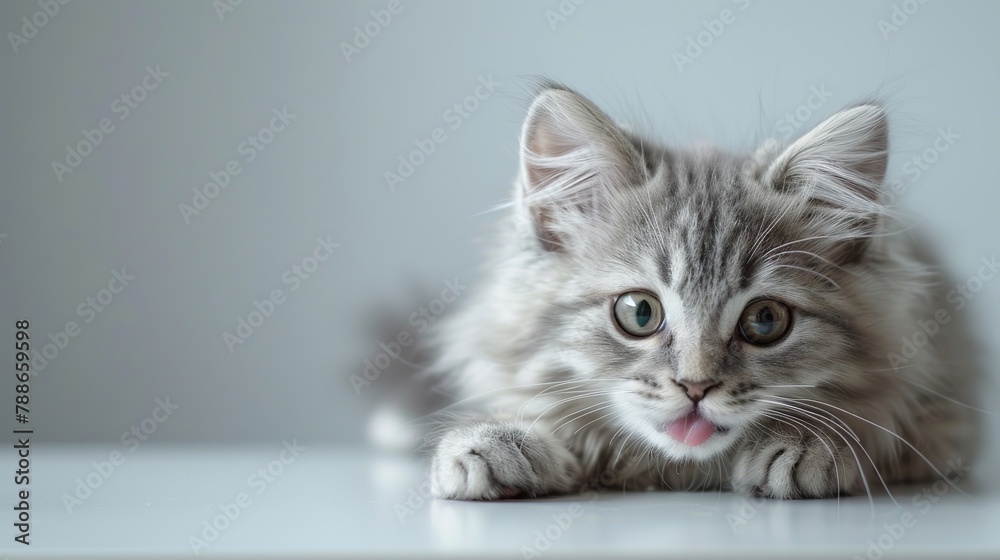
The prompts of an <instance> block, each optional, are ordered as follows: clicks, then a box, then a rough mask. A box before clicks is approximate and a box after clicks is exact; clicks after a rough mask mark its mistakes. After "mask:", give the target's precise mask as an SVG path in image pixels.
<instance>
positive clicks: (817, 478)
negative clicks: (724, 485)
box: [733, 428, 860, 499]
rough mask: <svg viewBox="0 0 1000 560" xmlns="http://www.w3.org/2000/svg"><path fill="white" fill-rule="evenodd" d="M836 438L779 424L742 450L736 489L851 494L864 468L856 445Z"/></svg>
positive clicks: (785, 495) (793, 495) (784, 494)
mask: <svg viewBox="0 0 1000 560" xmlns="http://www.w3.org/2000/svg"><path fill="white" fill-rule="evenodd" d="M820 436H822V437H820ZM834 439H836V438H833V437H830V436H828V435H826V434H824V433H820V432H819V431H818V430H817V434H813V433H809V432H806V431H803V432H802V433H798V432H795V431H794V430H790V429H788V428H777V429H776V431H774V432H773V433H771V434H769V435H768V436H765V437H764V438H763V439H760V440H757V441H754V442H750V443H748V444H747V445H746V446H744V447H743V449H741V450H740V451H739V452H738V453H737V456H736V465H735V469H734V471H733V489H734V490H735V491H737V492H740V493H743V494H752V495H755V496H761V497H765V498H779V499H797V498H826V497H833V496H837V495H849V494H850V493H851V491H852V489H853V488H854V485H855V483H856V481H857V479H858V477H859V475H860V473H859V471H858V467H857V463H856V462H855V459H854V455H853V454H852V453H851V450H850V449H848V448H846V447H845V446H844V445H843V444H841V445H837V444H835V442H834Z"/></svg>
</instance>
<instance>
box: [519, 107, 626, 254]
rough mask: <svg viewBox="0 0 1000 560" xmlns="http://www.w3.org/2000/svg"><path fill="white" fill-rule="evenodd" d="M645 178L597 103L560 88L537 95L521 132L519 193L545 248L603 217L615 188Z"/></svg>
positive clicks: (559, 246) (557, 246) (560, 246)
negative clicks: (604, 205) (609, 197)
mask: <svg viewBox="0 0 1000 560" xmlns="http://www.w3.org/2000/svg"><path fill="white" fill-rule="evenodd" d="M644 178H645V167H644V165H643V164H642V158H641V156H640V154H639V153H638V151H637V150H636V148H635V146H634V145H633V144H632V142H631V141H629V139H628V138H627V137H626V136H625V135H624V134H623V133H622V131H621V130H620V129H619V128H618V127H617V126H616V125H615V124H614V122H613V121H612V120H611V119H610V118H609V117H608V116H607V115H606V114H604V113H603V112H602V111H601V110H600V109H598V108H597V107H596V106H594V104H593V103H591V102H590V101H588V100H586V99H584V98H583V97H581V96H580V95H578V94H576V93H574V92H572V91H569V90H566V89H560V88H550V89H546V90H544V91H542V92H541V93H540V94H539V95H538V96H537V97H536V98H535V100H534V102H533V103H532V104H531V108H530V109H529V110H528V117H527V119H526V120H525V122H524V128H523V130H522V132H521V181H520V183H521V192H520V193H519V196H520V198H521V203H522V211H525V212H527V213H528V215H529V216H530V220H531V223H532V226H533V228H534V233H535V236H536V237H537V238H538V239H539V241H540V242H541V244H542V247H543V248H545V249H546V250H548V251H562V250H565V249H566V248H567V243H570V242H571V238H572V236H573V234H574V233H577V232H580V231H582V228H584V227H586V225H587V222H591V221H593V220H594V219H599V216H598V214H599V212H600V209H601V207H602V203H603V202H604V201H605V200H606V198H605V197H606V196H607V194H608V193H609V191H610V190H612V189H617V188H627V187H629V186H632V185H635V184H637V183H639V182H641V181H642V180H643V179H644Z"/></svg>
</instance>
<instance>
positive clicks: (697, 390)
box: [676, 381, 719, 402]
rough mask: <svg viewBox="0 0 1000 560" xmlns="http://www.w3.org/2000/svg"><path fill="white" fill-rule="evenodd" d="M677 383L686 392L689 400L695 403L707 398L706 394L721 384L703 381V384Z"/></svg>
mask: <svg viewBox="0 0 1000 560" xmlns="http://www.w3.org/2000/svg"><path fill="white" fill-rule="evenodd" d="M676 383H677V384H678V385H680V386H681V388H683V389H684V391H685V392H686V393H687V396H688V398H689V399H691V400H692V401H694V402H698V401H700V400H701V399H703V398H705V393H707V392H708V390H709V389H711V388H712V387H715V386H716V385H718V384H719V382H718V381H703V382H694V381H677V382H676Z"/></svg>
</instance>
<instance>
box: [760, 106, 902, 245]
mask: <svg viewBox="0 0 1000 560" xmlns="http://www.w3.org/2000/svg"><path fill="white" fill-rule="evenodd" d="M888 150H889V125H888V119H887V117H886V113H885V110H884V109H883V108H882V107H879V106H877V105H859V106H857V107H852V108H849V109H845V110H843V111H840V112H839V113H836V114H834V115H833V116H831V117H829V118H827V119H826V120H825V121H823V122H822V123H820V124H819V125H817V126H816V128H814V129H812V130H811V131H809V132H807V133H806V134H805V135H804V136H802V137H801V138H799V139H798V140H796V141H795V142H793V143H792V145H791V146H789V147H788V148H786V149H785V151H784V152H782V153H781V155H779V156H778V157H777V158H776V159H775V160H774V161H773V162H772V163H771V164H770V165H769V166H768V167H767V170H766V171H765V173H764V181H765V184H766V185H769V186H771V187H773V188H774V189H776V190H778V191H780V192H784V193H788V194H792V195H797V196H802V197H805V200H807V201H808V202H809V203H810V206H811V207H812V208H814V209H817V210H819V212H818V213H816V215H815V216H814V217H815V219H819V220H822V223H820V224H818V225H820V226H826V227H827V228H829V229H831V231H830V232H828V233H829V235H830V236H831V237H832V238H839V239H842V240H850V241H853V242H855V245H856V247H854V249H855V250H857V249H861V248H863V245H864V240H866V239H867V238H870V237H871V235H872V234H874V233H875V230H876V229H877V227H878V221H879V216H880V215H881V214H882V213H883V212H884V210H885V206H884V192H883V186H882V181H883V180H884V179H885V172H886V166H887V164H888V159H889V151H888Z"/></svg>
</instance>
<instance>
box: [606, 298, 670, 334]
mask: <svg viewBox="0 0 1000 560" xmlns="http://www.w3.org/2000/svg"><path fill="white" fill-rule="evenodd" d="M615 321H616V322H617V323H618V326H619V327H621V328H622V330H623V331H625V332H627V333H628V334H630V335H632V336H649V335H651V334H653V333H655V332H656V331H658V330H660V325H661V324H662V323H663V306H662V305H660V300H658V299H656V298H655V297H653V296H651V295H649V294H647V293H644V292H627V293H624V294H622V295H620V296H618V299H617V300H615Z"/></svg>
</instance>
